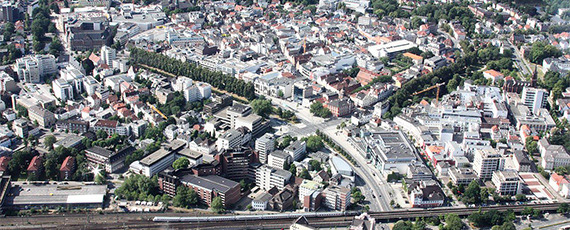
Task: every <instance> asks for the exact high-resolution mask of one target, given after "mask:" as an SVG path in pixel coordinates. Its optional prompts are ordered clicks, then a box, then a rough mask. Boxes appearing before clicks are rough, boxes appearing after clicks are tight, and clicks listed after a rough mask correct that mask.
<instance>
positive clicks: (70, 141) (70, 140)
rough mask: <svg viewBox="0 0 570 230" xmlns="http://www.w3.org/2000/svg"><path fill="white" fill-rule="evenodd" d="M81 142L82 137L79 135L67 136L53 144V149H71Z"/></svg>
mask: <svg viewBox="0 0 570 230" xmlns="http://www.w3.org/2000/svg"><path fill="white" fill-rule="evenodd" d="M81 140H83V137H82V136H79V135H69V136H67V137H65V138H63V139H62V140H60V141H58V142H56V143H55V144H54V146H55V147H58V146H63V147H66V148H70V147H73V145H75V144H77V143H78V142H81Z"/></svg>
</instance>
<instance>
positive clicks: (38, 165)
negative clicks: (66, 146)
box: [27, 156, 44, 180]
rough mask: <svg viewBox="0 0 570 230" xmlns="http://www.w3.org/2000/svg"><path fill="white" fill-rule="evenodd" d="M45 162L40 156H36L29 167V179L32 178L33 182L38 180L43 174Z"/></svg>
mask: <svg viewBox="0 0 570 230" xmlns="http://www.w3.org/2000/svg"><path fill="white" fill-rule="evenodd" d="M43 168H44V167H43V160H42V158H41V157H40V156H34V157H33V158H32V160H31V161H30V164H29V165H28V169H27V171H28V177H30V176H31V177H32V178H34V179H32V180H38V179H39V176H40V175H41V174H42V172H43Z"/></svg>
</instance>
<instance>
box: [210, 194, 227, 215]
mask: <svg viewBox="0 0 570 230" xmlns="http://www.w3.org/2000/svg"><path fill="white" fill-rule="evenodd" d="M211 208H212V211H214V212H216V213H222V212H224V211H225V208H224V203H222V198H220V197H219V196H217V197H214V199H213V200H212V204H211Z"/></svg>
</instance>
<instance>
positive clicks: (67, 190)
mask: <svg viewBox="0 0 570 230" xmlns="http://www.w3.org/2000/svg"><path fill="white" fill-rule="evenodd" d="M9 194H11V195H10V196H8V197H7V198H6V203H5V204H6V205H9V206H10V205H42V204H99V203H101V204H102V203H103V201H104V199H105V195H106V194H107V186H106V185H84V184H81V183H73V182H69V184H67V185H54V184H20V183H17V184H16V183H14V184H13V186H12V188H11V189H10V192H9Z"/></svg>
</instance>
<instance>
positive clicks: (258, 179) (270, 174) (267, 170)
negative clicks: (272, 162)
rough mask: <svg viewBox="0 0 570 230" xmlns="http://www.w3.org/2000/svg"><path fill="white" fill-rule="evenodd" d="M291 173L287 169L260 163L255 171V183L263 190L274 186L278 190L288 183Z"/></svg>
mask: <svg viewBox="0 0 570 230" xmlns="http://www.w3.org/2000/svg"><path fill="white" fill-rule="evenodd" d="M290 179H291V173H290V172H289V171H286V170H283V169H278V168H273V167H270V166H267V165H261V166H260V167H259V168H257V169H256V172H255V184H256V185H257V186H259V187H260V188H261V189H263V190H265V191H269V190H270V189H271V188H273V187H276V188H277V189H278V190H279V191H281V190H283V188H285V185H287V184H288V183H289V180H290Z"/></svg>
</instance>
